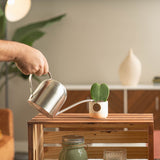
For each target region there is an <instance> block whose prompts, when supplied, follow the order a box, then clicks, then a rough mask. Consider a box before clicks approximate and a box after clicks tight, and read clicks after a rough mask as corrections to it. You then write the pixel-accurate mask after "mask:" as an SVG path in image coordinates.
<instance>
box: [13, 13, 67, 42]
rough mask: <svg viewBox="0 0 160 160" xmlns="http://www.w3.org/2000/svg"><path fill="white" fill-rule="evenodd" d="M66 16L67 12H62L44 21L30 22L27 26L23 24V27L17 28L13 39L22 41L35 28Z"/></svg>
mask: <svg viewBox="0 0 160 160" xmlns="http://www.w3.org/2000/svg"><path fill="white" fill-rule="evenodd" d="M64 16H65V14H62V15H60V16H57V17H54V18H50V19H48V20H44V21H40V22H36V23H32V24H29V25H27V26H23V27H21V28H19V29H17V30H16V31H15V33H14V35H13V38H12V40H13V41H18V42H21V41H22V40H23V39H25V37H27V36H28V35H29V34H31V32H33V30H37V29H40V28H43V27H45V26H46V25H48V24H50V23H53V22H56V21H59V20H61V19H62V18H63V17H64Z"/></svg>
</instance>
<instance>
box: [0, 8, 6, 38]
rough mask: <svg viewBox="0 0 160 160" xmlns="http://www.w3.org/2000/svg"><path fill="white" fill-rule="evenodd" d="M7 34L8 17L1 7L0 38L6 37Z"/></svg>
mask: <svg viewBox="0 0 160 160" xmlns="http://www.w3.org/2000/svg"><path fill="white" fill-rule="evenodd" d="M5 34H6V18H5V15H4V13H3V11H2V9H1V8H0V39H5Z"/></svg>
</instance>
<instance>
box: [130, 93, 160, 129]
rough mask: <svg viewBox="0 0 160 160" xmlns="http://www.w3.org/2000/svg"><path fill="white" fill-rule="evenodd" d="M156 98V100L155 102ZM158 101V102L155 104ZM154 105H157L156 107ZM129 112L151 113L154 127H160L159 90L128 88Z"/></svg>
mask: <svg viewBox="0 0 160 160" xmlns="http://www.w3.org/2000/svg"><path fill="white" fill-rule="evenodd" d="M156 98H158V101H157V102H156ZM156 103H158V104H156ZM156 105H158V106H157V107H158V108H157V107H156ZM128 112H129V113H153V114H154V126H155V129H160V91H159V90H129V91H128Z"/></svg>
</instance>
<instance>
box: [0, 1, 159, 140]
mask: <svg viewBox="0 0 160 160" xmlns="http://www.w3.org/2000/svg"><path fill="white" fill-rule="evenodd" d="M61 13H66V14H67V16H66V17H65V18H64V19H62V21H61V22H58V23H55V24H51V25H50V26H47V27H46V28H45V29H43V30H44V31H46V33H47V34H46V35H45V36H44V37H43V38H42V39H41V40H39V41H37V42H36V43H35V45H34V47H36V48H38V49H40V50H41V51H42V52H43V53H44V55H45V56H46V58H47V59H48V62H49V66H50V71H51V73H52V74H53V76H54V78H55V79H57V80H59V81H61V82H62V83H64V84H91V83H93V82H105V83H109V84H117V83H120V81H119V77H118V68H119V65H120V63H121V62H122V60H123V59H124V58H125V56H126V55H127V52H128V50H129V48H130V47H132V48H133V50H134V52H135V54H136V55H137V57H138V58H139V59H140V61H141V63H142V76H141V79H140V83H151V81H152V78H153V76H155V75H159V73H160V63H159V59H160V45H159V43H160V1H159V0H152V1H151V0H32V10H31V11H30V13H29V14H28V15H27V17H25V18H24V19H23V20H21V21H19V22H16V23H9V24H8V34H9V37H11V36H12V34H13V32H14V30H15V29H16V28H17V27H19V26H22V25H24V24H28V23H30V22H33V21H38V20H43V19H47V18H50V17H53V16H56V15H59V14H61ZM26 54H27V53H26ZM1 94H2V95H1V99H2V101H1V102H0V103H1V106H3V104H4V102H3V92H2V93H1ZM28 96H29V86H28V81H23V80H21V79H19V78H17V79H14V80H13V81H11V82H10V97H9V102H10V106H11V108H12V109H13V111H14V117H15V137H16V140H26V139H27V127H26V126H27V125H26V122H27V120H29V119H31V117H33V115H35V114H37V112H36V111H35V110H34V109H32V108H31V107H29V105H28V104H27V102H26V101H27V98H28Z"/></svg>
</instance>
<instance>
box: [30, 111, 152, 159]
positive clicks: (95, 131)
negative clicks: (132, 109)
mask: <svg viewBox="0 0 160 160" xmlns="http://www.w3.org/2000/svg"><path fill="white" fill-rule="evenodd" d="M153 127H154V126H153V115H152V114H117V113H115V114H109V116H108V117H107V119H93V118H89V115H88V114H78V113H76V114H75V113H64V114H61V115H59V116H58V117H56V118H53V119H52V118H47V117H45V116H44V115H42V114H39V115H37V116H36V117H34V118H32V120H31V121H29V122H28V143H29V145H28V147H29V160H44V159H47V160H48V159H52V160H53V159H58V155H59V152H60V150H61V141H62V136H64V135H70V134H72V135H73V134H74V135H82V136H84V138H85V142H86V143H87V144H88V149H86V150H87V153H88V158H89V159H102V158H103V152H104V151H105V150H114V149H124V148H125V149H126V151H127V158H128V159H149V160H153ZM133 143H134V145H135V144H142V146H127V145H128V144H133ZM113 145H114V146H113Z"/></svg>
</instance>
